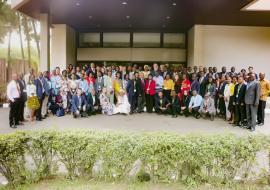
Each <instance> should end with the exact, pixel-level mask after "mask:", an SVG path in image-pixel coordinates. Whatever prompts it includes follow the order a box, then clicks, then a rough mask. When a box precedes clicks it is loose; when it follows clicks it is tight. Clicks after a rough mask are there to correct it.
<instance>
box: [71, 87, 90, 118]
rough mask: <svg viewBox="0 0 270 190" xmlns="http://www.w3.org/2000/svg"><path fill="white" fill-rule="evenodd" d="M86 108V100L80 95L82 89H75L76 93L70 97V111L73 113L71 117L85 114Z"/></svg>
mask: <svg viewBox="0 0 270 190" xmlns="http://www.w3.org/2000/svg"><path fill="white" fill-rule="evenodd" d="M86 108H87V100H86V98H85V96H84V95H82V89H80V88H79V89H78V90H77V94H75V95H73V97H72V106H71V113H72V114H73V117H74V118H77V117H79V116H81V117H84V116H86V114H85V113H86Z"/></svg>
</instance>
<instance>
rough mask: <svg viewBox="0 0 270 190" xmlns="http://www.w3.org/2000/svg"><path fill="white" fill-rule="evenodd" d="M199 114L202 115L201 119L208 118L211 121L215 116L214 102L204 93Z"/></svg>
mask: <svg viewBox="0 0 270 190" xmlns="http://www.w3.org/2000/svg"><path fill="white" fill-rule="evenodd" d="M199 113H200V114H201V115H202V117H203V118H206V116H210V118H211V121H214V117H215V115H216V108H215V102H214V100H213V99H212V98H211V97H210V94H209V93H206V94H205V95H204V99H203V101H202V104H201V107H200V110H199Z"/></svg>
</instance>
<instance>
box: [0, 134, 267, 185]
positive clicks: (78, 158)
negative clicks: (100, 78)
mask: <svg viewBox="0 0 270 190" xmlns="http://www.w3.org/2000/svg"><path fill="white" fill-rule="evenodd" d="M267 139H268V141H267ZM269 147H270V141H269V137H259V136H250V137H236V136H234V135H225V136H220V135H219V136H180V135H174V134H166V133H160V134H124V133H123V134H122V133H112V132H110V133H109V132H93V131H75V132H74V131H69V132H55V131H39V132H37V131H36V132H19V133H15V134H9V135H1V136H0V172H1V174H2V175H4V176H5V177H6V178H7V180H8V181H9V184H18V183H26V182H28V183H31V182H35V181H38V180H40V179H42V178H46V177H48V176H50V175H56V174H58V173H59V170H58V169H57V168H58V167H59V166H60V165H61V164H62V165H63V166H64V167H65V168H66V173H67V177H68V178H69V179H74V178H76V177H83V178H92V179H93V178H94V179H99V180H105V181H118V180H124V181H129V180H138V181H140V182H141V181H148V180H151V181H152V182H154V183H160V182H167V183H173V182H181V183H185V184H187V185H191V186H196V185H198V184H204V183H210V184H213V185H220V184H230V183H232V182H234V179H235V178H236V176H238V178H239V177H240V178H241V180H242V181H249V180H250V177H252V175H253V173H252V170H251V168H252V167H254V166H256V158H257V157H256V155H257V153H258V152H259V151H262V150H265V149H269ZM31 160H32V164H30V163H29V162H30V161H31ZM138 160H139V161H140V162H138ZM136 163H137V165H136ZM138 163H140V164H138ZM29 165H30V166H29ZM136 167H137V170H136V171H135V172H133V174H132V175H131V174H130V173H131V171H132V170H134V168H136ZM62 172H63V171H62Z"/></svg>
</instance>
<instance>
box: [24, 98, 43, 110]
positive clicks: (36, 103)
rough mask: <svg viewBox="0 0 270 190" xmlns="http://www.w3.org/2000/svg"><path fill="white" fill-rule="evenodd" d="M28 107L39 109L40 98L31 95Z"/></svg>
mask: <svg viewBox="0 0 270 190" xmlns="http://www.w3.org/2000/svg"><path fill="white" fill-rule="evenodd" d="M27 107H28V108H29V109H31V110H37V109H39V108H40V104H39V101H38V98H37V97H36V96H33V97H29V98H28V100H27Z"/></svg>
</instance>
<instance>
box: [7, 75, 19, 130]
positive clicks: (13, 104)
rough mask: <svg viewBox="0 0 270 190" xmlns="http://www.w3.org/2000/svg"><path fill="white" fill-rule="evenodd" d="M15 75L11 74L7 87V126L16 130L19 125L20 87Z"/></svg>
mask: <svg viewBox="0 0 270 190" xmlns="http://www.w3.org/2000/svg"><path fill="white" fill-rule="evenodd" d="M17 80H18V76H17V74H12V80H11V81H10V82H9V83H8V85H7V98H8V100H9V101H10V112H9V126H10V127H11V128H17V125H19V112H18V110H19V103H20V87H19V84H18V83H17Z"/></svg>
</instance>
